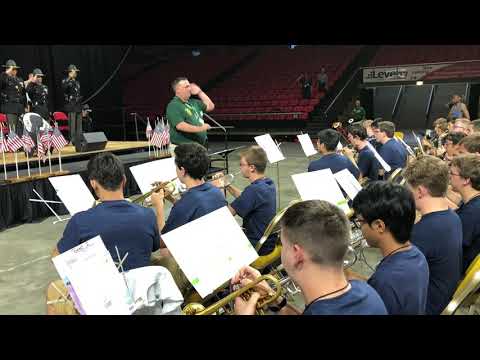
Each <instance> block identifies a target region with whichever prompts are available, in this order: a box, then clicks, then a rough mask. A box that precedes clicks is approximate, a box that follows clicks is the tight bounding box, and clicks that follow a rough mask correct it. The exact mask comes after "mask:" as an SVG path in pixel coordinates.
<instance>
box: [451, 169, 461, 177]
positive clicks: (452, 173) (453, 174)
mask: <svg viewBox="0 0 480 360" xmlns="http://www.w3.org/2000/svg"><path fill="white" fill-rule="evenodd" d="M449 173H450V175H452V176H461V175H460V174H455V173H454V172H452V170H450V171H449Z"/></svg>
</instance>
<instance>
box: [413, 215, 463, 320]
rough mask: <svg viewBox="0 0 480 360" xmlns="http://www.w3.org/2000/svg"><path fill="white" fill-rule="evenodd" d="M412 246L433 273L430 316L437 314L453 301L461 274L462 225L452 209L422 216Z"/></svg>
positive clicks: (414, 229)
mask: <svg viewBox="0 0 480 360" xmlns="http://www.w3.org/2000/svg"><path fill="white" fill-rule="evenodd" d="M412 243H413V244H415V246H417V247H418V248H419V249H420V250H421V251H422V253H423V255H425V258H426V259H427V263H428V269H429V271H430V280H429V285H428V295H427V310H426V314H427V315H438V314H440V313H441V312H442V311H443V310H444V309H445V307H446V306H447V305H448V303H449V302H450V300H451V298H452V295H453V293H454V292H455V290H456V288H457V285H458V281H459V280H460V274H461V271H462V222H461V221H460V218H459V217H458V215H457V214H456V213H455V212H454V211H452V210H443V211H435V212H432V213H429V214H426V215H423V216H422V219H421V220H420V221H419V222H418V223H416V224H415V225H414V226H413V231H412Z"/></svg>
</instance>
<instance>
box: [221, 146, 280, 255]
mask: <svg viewBox="0 0 480 360" xmlns="http://www.w3.org/2000/svg"><path fill="white" fill-rule="evenodd" d="M266 168H267V154H266V153H265V151H264V150H263V149H262V148H261V147H259V146H251V147H249V148H248V149H246V150H244V151H242V152H241V153H240V171H241V173H242V176H243V177H245V178H247V179H248V181H249V182H250V185H248V186H247V187H246V188H245V189H244V190H243V192H241V191H240V190H239V189H238V188H236V187H235V186H233V185H228V186H227V191H228V192H229V193H230V194H231V195H232V196H233V197H235V200H234V201H233V202H232V203H231V204H230V205H229V206H228V208H229V209H230V211H231V213H232V214H233V215H238V216H240V217H241V218H242V219H243V227H244V228H245V235H246V236H247V238H248V240H250V242H251V243H252V245H253V246H255V245H256V244H257V243H258V241H259V240H260V238H261V237H262V235H263V233H264V232H265V229H266V228H267V226H268V224H269V223H270V221H272V219H273V218H274V216H275V213H276V208H277V201H276V199H277V198H276V196H277V194H276V189H275V184H274V183H273V181H272V180H271V179H269V178H267V177H265V169H266ZM274 247H275V238H274V237H273V236H272V237H271V238H269V239H268V240H267V241H266V242H265V243H264V244H263V245H262V247H261V248H260V250H259V255H266V254H269V253H270V252H272V250H273V249H274Z"/></svg>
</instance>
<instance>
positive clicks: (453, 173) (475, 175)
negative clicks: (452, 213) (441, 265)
mask: <svg viewBox="0 0 480 360" xmlns="http://www.w3.org/2000/svg"><path fill="white" fill-rule="evenodd" d="M450 183H451V184H452V187H453V189H454V190H455V191H458V192H459V193H460V195H461V196H462V202H461V204H460V207H459V208H458V209H457V210H456V211H457V214H458V216H459V217H460V220H461V221H462V228H463V265H462V273H465V271H466V270H467V268H468V266H469V265H470V264H471V262H472V261H473V259H475V257H476V256H477V255H478V254H479V253H480V157H479V156H478V155H474V154H468V155H460V156H457V157H455V158H454V159H453V160H452V164H451V166H450Z"/></svg>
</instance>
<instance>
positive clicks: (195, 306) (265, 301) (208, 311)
mask: <svg viewBox="0 0 480 360" xmlns="http://www.w3.org/2000/svg"><path fill="white" fill-rule="evenodd" d="M266 280H269V281H271V282H272V283H273V284H275V292H274V293H272V294H268V295H267V296H264V297H263V298H260V299H259V300H258V303H257V313H258V314H259V315H263V314H264V308H265V307H266V306H267V305H269V304H271V303H272V302H274V301H275V300H277V299H278V297H279V296H280V295H281V294H282V287H281V285H280V281H279V280H278V279H277V278H276V277H275V276H273V275H270V274H268V275H262V276H260V277H258V278H257V279H255V280H254V281H252V282H251V283H250V284H248V285H246V286H244V287H242V288H240V289H238V290H236V291H234V292H232V293H230V294H228V295H227V296H225V297H224V298H223V299H221V300H219V301H217V302H216V303H214V304H212V305H210V306H209V307H207V308H205V307H204V306H203V305H202V304H200V303H190V304H187V305H186V306H185V307H184V308H183V310H182V312H183V314H185V315H212V314H216V313H219V311H221V310H223V312H222V313H223V314H230V313H231V311H227V310H226V309H225V307H226V306H227V305H228V304H229V303H230V302H232V301H234V300H235V298H237V297H238V296H242V297H244V298H246V299H248V298H249V297H250V296H251V294H252V292H253V291H255V290H254V288H255V287H256V286H257V285H258V284H259V283H261V282H262V281H266Z"/></svg>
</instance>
